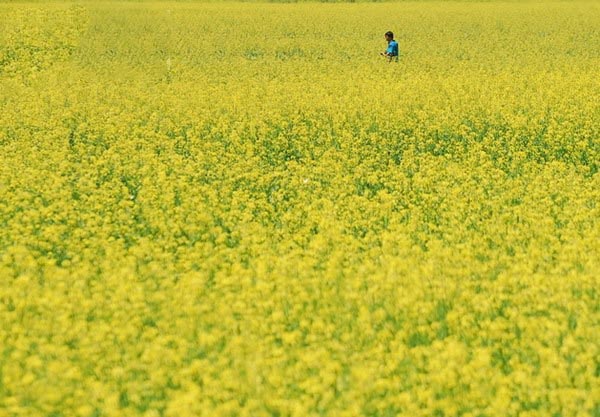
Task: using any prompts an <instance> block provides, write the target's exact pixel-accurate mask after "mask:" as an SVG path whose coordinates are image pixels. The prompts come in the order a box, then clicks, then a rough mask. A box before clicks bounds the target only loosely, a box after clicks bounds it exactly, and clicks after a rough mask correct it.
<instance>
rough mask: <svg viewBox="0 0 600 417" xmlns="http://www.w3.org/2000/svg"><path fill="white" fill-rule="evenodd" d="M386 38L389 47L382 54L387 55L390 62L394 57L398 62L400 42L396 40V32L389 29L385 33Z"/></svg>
mask: <svg viewBox="0 0 600 417" xmlns="http://www.w3.org/2000/svg"><path fill="white" fill-rule="evenodd" d="M385 40H386V41H387V43H388V47H387V49H386V50H385V52H382V53H381V55H383V56H385V57H387V59H388V62H392V59H395V60H396V62H398V42H396V41H395V40H394V33H393V32H392V31H387V32H386V33H385Z"/></svg>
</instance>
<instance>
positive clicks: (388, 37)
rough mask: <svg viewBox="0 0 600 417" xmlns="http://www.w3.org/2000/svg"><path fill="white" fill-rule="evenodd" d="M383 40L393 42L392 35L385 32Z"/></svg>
mask: <svg viewBox="0 0 600 417" xmlns="http://www.w3.org/2000/svg"><path fill="white" fill-rule="evenodd" d="M385 40H386V41H388V42H389V41H393V40H394V33H393V32H392V31H391V30H388V31H387V32H385Z"/></svg>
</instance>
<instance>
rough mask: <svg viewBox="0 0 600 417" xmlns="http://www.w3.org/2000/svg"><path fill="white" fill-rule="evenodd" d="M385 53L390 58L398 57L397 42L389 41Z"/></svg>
mask: <svg viewBox="0 0 600 417" xmlns="http://www.w3.org/2000/svg"><path fill="white" fill-rule="evenodd" d="M385 53H386V54H389V55H391V56H398V42H396V41H390V43H388V47H387V50H386V51H385Z"/></svg>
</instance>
